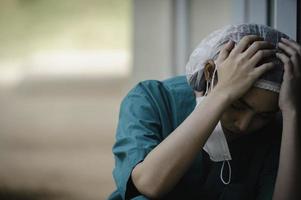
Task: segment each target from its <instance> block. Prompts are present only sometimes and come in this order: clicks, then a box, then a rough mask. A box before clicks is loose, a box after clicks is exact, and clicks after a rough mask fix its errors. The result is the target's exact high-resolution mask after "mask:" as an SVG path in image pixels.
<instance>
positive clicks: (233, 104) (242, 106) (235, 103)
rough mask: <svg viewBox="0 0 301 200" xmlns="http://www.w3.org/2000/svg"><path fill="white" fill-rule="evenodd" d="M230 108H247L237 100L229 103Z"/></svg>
mask: <svg viewBox="0 0 301 200" xmlns="http://www.w3.org/2000/svg"><path fill="white" fill-rule="evenodd" d="M231 108H233V109H235V110H245V109H247V107H246V106H244V105H242V104H240V103H239V102H234V103H232V104H231Z"/></svg>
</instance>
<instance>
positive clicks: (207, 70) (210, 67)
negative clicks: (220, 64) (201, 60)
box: [204, 60, 215, 81]
mask: <svg viewBox="0 0 301 200" xmlns="http://www.w3.org/2000/svg"><path fill="white" fill-rule="evenodd" d="M214 69H215V64H214V61H213V60H208V61H207V62H206V64H205V67H204V75H205V79H206V81H210V80H212V76H213V72H214Z"/></svg>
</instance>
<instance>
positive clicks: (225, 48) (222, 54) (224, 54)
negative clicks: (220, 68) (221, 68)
mask: <svg viewBox="0 0 301 200" xmlns="http://www.w3.org/2000/svg"><path fill="white" fill-rule="evenodd" d="M233 47H234V42H233V41H232V40H229V41H228V42H227V43H226V44H225V45H224V46H223V47H222V50H221V51H220V53H219V56H218V61H224V60H225V59H226V58H227V57H228V56H229V54H230V52H231V50H232V49H233Z"/></svg>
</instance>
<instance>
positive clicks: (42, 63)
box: [0, 0, 299, 200]
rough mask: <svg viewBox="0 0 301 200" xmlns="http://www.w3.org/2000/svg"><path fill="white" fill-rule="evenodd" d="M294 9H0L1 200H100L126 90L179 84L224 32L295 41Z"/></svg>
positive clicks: (65, 4) (230, 2)
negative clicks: (143, 84)
mask: <svg viewBox="0 0 301 200" xmlns="http://www.w3.org/2000/svg"><path fill="white" fill-rule="evenodd" d="M296 7H297V1H296V0H288V1H284V0H266V1H265V0H264V1H259V0H253V1H251V0H187V1H185V0H152V1H150V0H85V1H84V0H0V27H1V28H0V128H1V129H0V130H1V132H0V199H88V200H89V199H91V200H94V199H106V197H107V196H108V195H109V194H110V193H111V192H112V191H113V190H114V189H115V185H114V181H113V178H112V170H113V166H114V159H113V155H112V153H111V148H112V145H113V144H114V136H115V130H116V125H117V122H118V111H119V105H120V102H121V100H122V98H123V97H124V96H125V95H126V93H127V92H128V90H129V89H130V88H132V87H133V86H134V85H135V84H137V82H138V81H140V80H145V79H159V80H162V79H165V78H168V77H171V76H175V75H179V74H184V73H185V63H186V62H187V59H188V56H189V54H190V53H191V52H192V50H193V49H194V48H195V46H196V45H197V44H198V43H199V42H200V40H201V39H202V38H203V37H205V36H206V35H207V34H209V33H210V32H212V31H213V30H215V29H217V28H220V27H222V26H224V25H227V24H230V23H238V22H256V23H263V24H267V25H271V26H273V27H276V28H279V29H280V30H282V31H284V32H286V33H287V34H289V35H291V36H292V37H295V38H296V34H297V31H296V29H297V27H296V23H297V21H298V20H297V17H296V16H297V14H296V13H297V9H296ZM280 11H281V12H280ZM298 16H299V15H298ZM284 19H289V20H284Z"/></svg>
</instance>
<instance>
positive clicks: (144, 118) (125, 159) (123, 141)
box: [110, 84, 162, 200]
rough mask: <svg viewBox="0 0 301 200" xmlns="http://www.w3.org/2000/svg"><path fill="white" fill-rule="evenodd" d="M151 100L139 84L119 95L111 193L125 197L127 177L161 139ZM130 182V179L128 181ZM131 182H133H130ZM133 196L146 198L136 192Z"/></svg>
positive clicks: (126, 193)
mask: <svg viewBox="0 0 301 200" xmlns="http://www.w3.org/2000/svg"><path fill="white" fill-rule="evenodd" d="M156 112H157V110H156V109H155V106H154V102H152V100H151V98H150V97H149V94H147V92H146V90H145V89H144V88H143V86H142V85H141V84H138V85H137V86H136V87H134V88H133V89H132V90H131V91H130V92H129V93H128V95H127V96H126V97H125V98H124V99H123V101H122V103H121V106H120V112H119V123H118V126H117V133H116V143H115V145H114V146H113V153H114V155H115V168H114V170H113V177H114V180H115V182H116V185H117V191H118V193H119V195H118V194H117V193H116V192H115V193H113V194H112V195H111V197H110V199H114V198H113V197H114V196H119V198H116V199H120V196H121V198H122V199H127V198H128V193H129V192H131V191H128V189H129V187H128V186H129V180H130V176H131V172H132V170H133V169H134V167H135V166H136V165H137V164H138V163H139V162H141V161H143V159H144V158H145V157H146V155H147V154H148V153H149V152H150V151H151V150H152V149H154V148H155V147H156V146H157V145H158V144H159V143H160V142H161V140H162V138H161V137H160V135H159V133H160V127H161V124H160V119H159V117H158V116H159V115H158V113H156ZM131 184H132V183H131ZM132 186H133V185H132ZM133 198H134V199H135V200H143V199H147V198H146V197H144V196H143V195H141V194H139V195H138V196H136V197H133Z"/></svg>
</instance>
